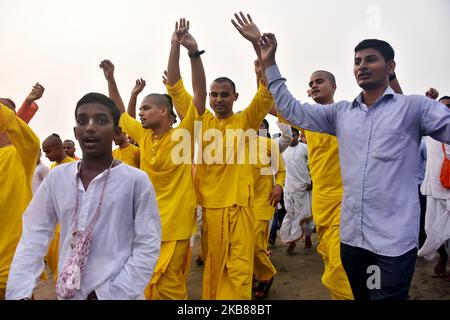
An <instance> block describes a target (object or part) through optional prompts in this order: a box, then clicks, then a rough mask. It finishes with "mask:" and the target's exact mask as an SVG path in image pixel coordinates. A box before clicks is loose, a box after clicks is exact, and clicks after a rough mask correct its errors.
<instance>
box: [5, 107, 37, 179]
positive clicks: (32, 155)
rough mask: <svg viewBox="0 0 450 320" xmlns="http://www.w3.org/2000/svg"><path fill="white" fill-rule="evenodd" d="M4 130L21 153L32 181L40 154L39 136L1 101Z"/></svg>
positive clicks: (24, 165) (28, 176)
mask: <svg viewBox="0 0 450 320" xmlns="http://www.w3.org/2000/svg"><path fill="white" fill-rule="evenodd" d="M3 132H6V133H7V134H8V138H9V141H11V143H12V144H13V145H14V147H15V148H16V150H17V152H18V153H19V156H20V158H21V159H22V164H23V167H24V169H25V171H26V174H27V178H29V179H30V182H31V178H32V176H33V172H34V168H35V167H36V161H37V158H38V156H39V150H40V141H39V138H38V136H37V135H36V134H35V133H34V132H33V130H31V128H30V127H29V126H28V125H27V124H25V123H24V122H23V121H22V120H19V118H18V117H17V116H16V114H15V113H14V111H12V110H11V109H9V108H8V107H6V106H4V105H3V104H1V103H0V133H3Z"/></svg>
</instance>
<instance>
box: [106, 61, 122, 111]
mask: <svg viewBox="0 0 450 320" xmlns="http://www.w3.org/2000/svg"><path fill="white" fill-rule="evenodd" d="M100 68H101V69H102V70H103V74H104V75H105V79H106V81H107V82H108V93H109V97H110V98H111V99H112V100H113V101H114V102H115V103H116V105H117V108H118V109H119V111H120V113H121V114H122V113H124V112H125V104H124V103H123V100H122V98H121V97H120V93H119V89H118V88H117V84H116V79H115V78H114V65H113V64H112V62H111V61H109V60H103V61H102V62H100Z"/></svg>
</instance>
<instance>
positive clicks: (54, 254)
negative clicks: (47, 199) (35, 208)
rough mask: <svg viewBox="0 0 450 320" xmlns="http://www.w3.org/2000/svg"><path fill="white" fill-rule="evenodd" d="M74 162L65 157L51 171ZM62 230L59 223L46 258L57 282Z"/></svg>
mask: <svg viewBox="0 0 450 320" xmlns="http://www.w3.org/2000/svg"><path fill="white" fill-rule="evenodd" d="M74 161H76V160H75V159H73V158H71V157H65V158H64V159H63V160H62V161H61V162H56V161H55V162H52V164H51V165H50V170H51V169H53V168H55V167H56V166H59V165H60V164H64V163H70V162H74ZM60 228H61V227H60V225H59V223H58V224H57V225H56V228H55V236H54V237H53V240H52V241H51V242H50V245H49V247H48V252H47V256H46V257H45V261H46V262H47V265H48V267H49V269H50V271H51V272H52V273H53V280H55V281H56V280H57V279H58V259H59V238H60V233H61V232H60Z"/></svg>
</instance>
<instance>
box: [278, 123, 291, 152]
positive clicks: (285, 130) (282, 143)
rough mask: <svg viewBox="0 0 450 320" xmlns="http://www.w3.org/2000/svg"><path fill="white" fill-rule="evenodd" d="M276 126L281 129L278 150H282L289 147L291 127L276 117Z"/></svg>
mask: <svg viewBox="0 0 450 320" xmlns="http://www.w3.org/2000/svg"><path fill="white" fill-rule="evenodd" d="M277 126H278V128H279V129H280V131H281V136H280V138H279V139H278V146H279V149H280V152H283V151H284V150H286V149H287V147H289V145H290V144H291V142H292V129H291V126H290V125H288V124H285V123H281V122H280V120H278V119H277Z"/></svg>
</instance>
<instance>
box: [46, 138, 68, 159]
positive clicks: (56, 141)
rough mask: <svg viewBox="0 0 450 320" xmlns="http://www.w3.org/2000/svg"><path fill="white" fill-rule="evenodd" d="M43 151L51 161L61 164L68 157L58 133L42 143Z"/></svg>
mask: <svg viewBox="0 0 450 320" xmlns="http://www.w3.org/2000/svg"><path fill="white" fill-rule="evenodd" d="M42 151H44V152H45V156H46V157H47V158H48V160H50V161H57V162H61V161H63V160H64V158H65V157H66V154H65V153H64V148H63V143H62V141H61V138H60V137H59V135H57V134H56V133H53V134H52V135H50V136H48V137H47V138H46V139H45V140H44V142H42Z"/></svg>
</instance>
